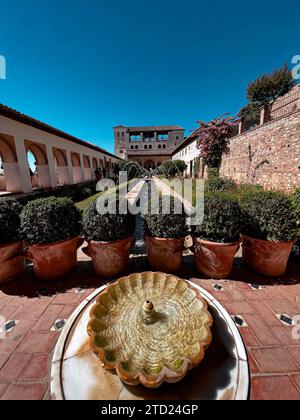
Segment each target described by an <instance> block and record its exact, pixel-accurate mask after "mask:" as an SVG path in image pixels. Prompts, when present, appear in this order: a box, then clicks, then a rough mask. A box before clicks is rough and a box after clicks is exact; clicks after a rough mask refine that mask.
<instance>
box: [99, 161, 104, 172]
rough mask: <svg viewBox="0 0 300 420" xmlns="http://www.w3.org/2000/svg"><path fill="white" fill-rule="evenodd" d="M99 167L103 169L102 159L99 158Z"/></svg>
mask: <svg viewBox="0 0 300 420" xmlns="http://www.w3.org/2000/svg"><path fill="white" fill-rule="evenodd" d="M99 168H100V170H101V171H103V168H104V162H103V159H99Z"/></svg>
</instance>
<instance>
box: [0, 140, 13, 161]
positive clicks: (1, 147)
mask: <svg viewBox="0 0 300 420" xmlns="http://www.w3.org/2000/svg"><path fill="white" fill-rule="evenodd" d="M0 155H1V158H2V162H3V163H15V162H17V157H16V154H15V152H14V150H13V148H12V147H11V145H10V144H9V143H8V141H6V140H5V139H4V138H3V137H2V136H0Z"/></svg>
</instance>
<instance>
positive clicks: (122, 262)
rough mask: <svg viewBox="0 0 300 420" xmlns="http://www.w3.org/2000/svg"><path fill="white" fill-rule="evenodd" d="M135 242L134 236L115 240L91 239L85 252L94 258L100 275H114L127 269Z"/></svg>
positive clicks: (95, 266)
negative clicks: (99, 240) (101, 240)
mask: <svg viewBox="0 0 300 420" xmlns="http://www.w3.org/2000/svg"><path fill="white" fill-rule="evenodd" d="M133 242H134V237H133V236H131V237H130V238H126V239H121V240H119V241H113V242H96V241H89V242H88V247H87V248H84V249H83V252H84V253H85V254H86V255H87V256H89V257H91V258H92V265H93V268H94V271H95V272H96V273H97V274H98V276H100V277H113V276H116V275H118V274H120V273H122V272H123V271H125V270H126V268H127V266H128V263H129V256H130V252H131V249H132V245H133Z"/></svg>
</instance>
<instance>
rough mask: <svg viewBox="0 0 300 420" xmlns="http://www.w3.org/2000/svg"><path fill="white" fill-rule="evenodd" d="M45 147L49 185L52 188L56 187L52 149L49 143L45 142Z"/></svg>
mask: <svg viewBox="0 0 300 420" xmlns="http://www.w3.org/2000/svg"><path fill="white" fill-rule="evenodd" d="M46 149H47V159H48V165H49V173H50V185H51V187H52V188H56V187H57V177H56V170H55V162H54V156H53V150H52V147H51V146H50V145H49V144H47V146H46Z"/></svg>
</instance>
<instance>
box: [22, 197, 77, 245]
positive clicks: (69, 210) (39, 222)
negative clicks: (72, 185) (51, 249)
mask: <svg viewBox="0 0 300 420" xmlns="http://www.w3.org/2000/svg"><path fill="white" fill-rule="evenodd" d="M80 230H81V214H80V211H79V210H78V209H77V208H76V207H75V206H74V204H73V202H72V201H71V200H70V199H69V198H56V197H49V198H44V199H38V200H35V201H31V202H30V203H28V204H27V206H26V207H25V208H24V209H23V211H22V213H21V232H22V234H23V237H24V240H25V241H26V242H27V243H28V244H29V245H41V244H51V243H55V242H60V241H65V240H67V239H71V238H74V237H76V236H79V234H80Z"/></svg>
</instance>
